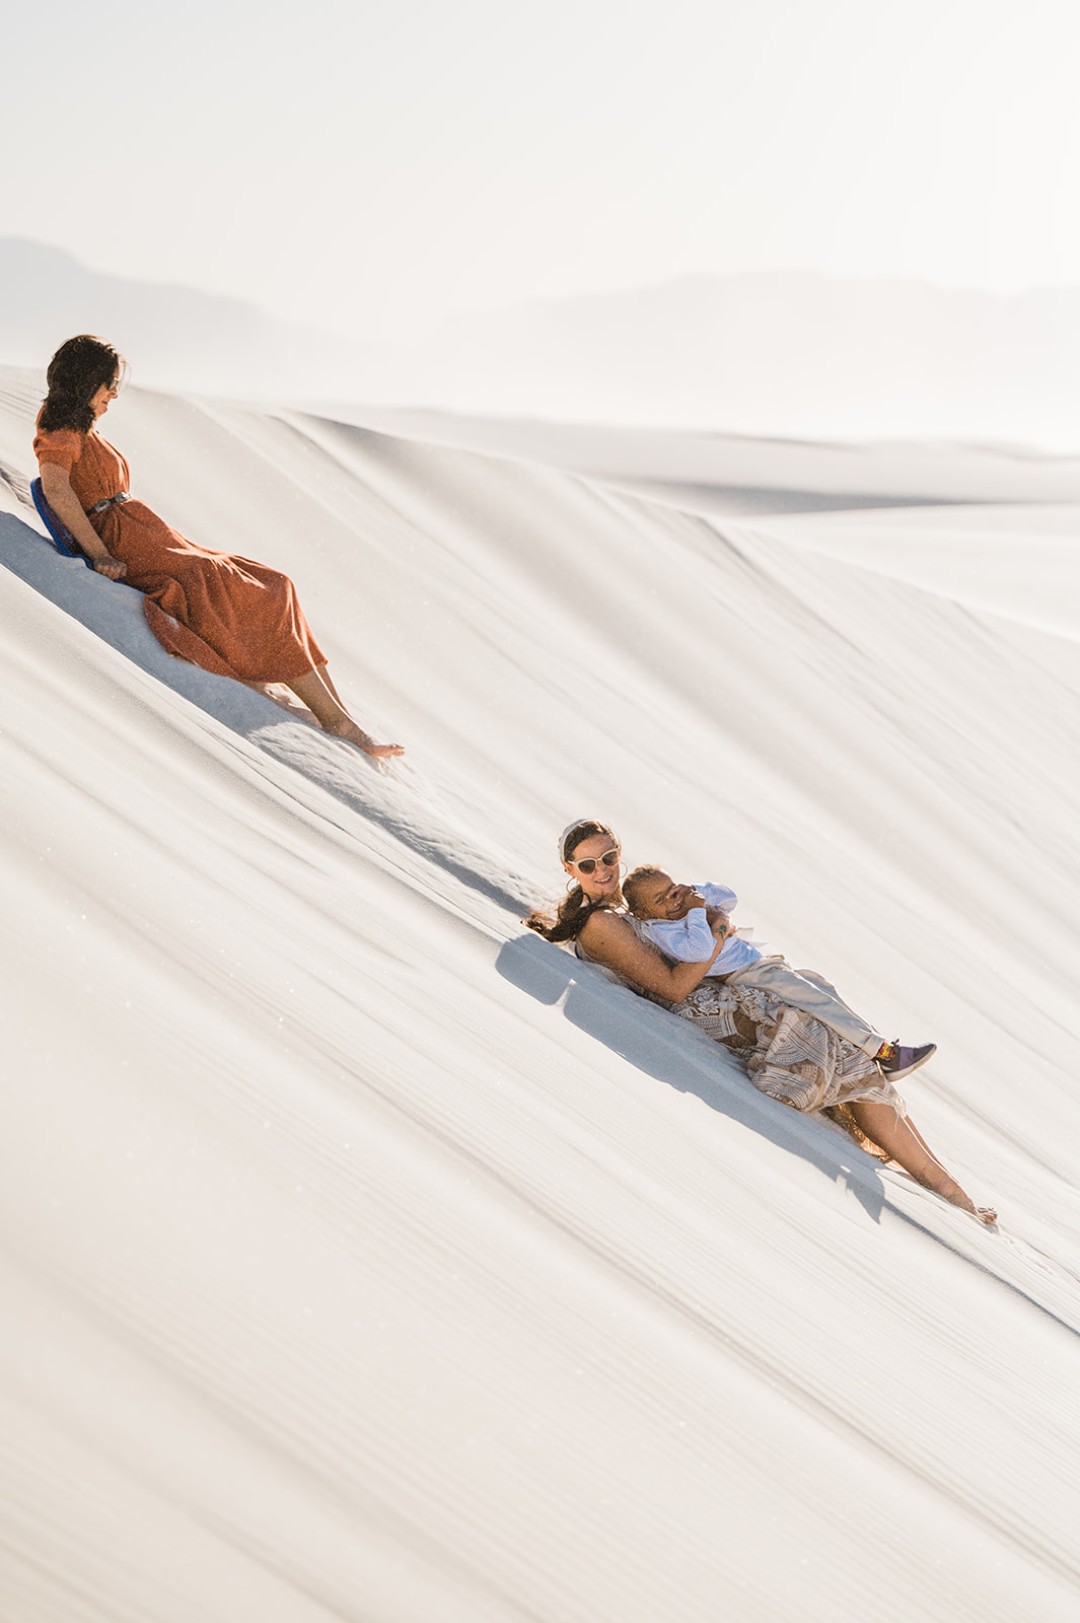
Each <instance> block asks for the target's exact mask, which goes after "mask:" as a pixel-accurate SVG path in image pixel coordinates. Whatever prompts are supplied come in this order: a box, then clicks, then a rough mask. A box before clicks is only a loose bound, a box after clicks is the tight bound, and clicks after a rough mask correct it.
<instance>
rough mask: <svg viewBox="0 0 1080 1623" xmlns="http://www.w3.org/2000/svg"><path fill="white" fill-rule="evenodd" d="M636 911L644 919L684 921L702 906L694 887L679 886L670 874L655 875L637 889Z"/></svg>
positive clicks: (643, 881)
mask: <svg viewBox="0 0 1080 1623" xmlns="http://www.w3.org/2000/svg"><path fill="white" fill-rule="evenodd" d="M635 901H636V904H637V905H636V908H635V911H636V912H637V913H638V915H639V917H641V918H643V919H684V918H685V917H686V915H687V913H689V911H690V909H691V908H692V907H700V906H701V897H700V896H699V895H698V893H697V891H696V890H695V889H694V887H693V885H677V884H676V883H675V881H674V879H672V877H671V875H670V874H669V873H657V874H653V875H652V876H651V877H650V878H648V879H645V880H642V882H641V884H640V885H639V886H638V887H637V895H636V897H635Z"/></svg>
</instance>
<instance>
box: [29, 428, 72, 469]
mask: <svg viewBox="0 0 1080 1623" xmlns="http://www.w3.org/2000/svg"><path fill="white" fill-rule="evenodd" d="M82 448H83V435H82V434H78V433H76V431H75V430H74V429H73V428H55V429H53V430H52V432H51V433H48V432H44V433H38V434H37V435H35V437H34V455H35V456H36V457H37V459H38V463H39V465H41V466H44V465H45V463H46V462H52V463H54V464H55V466H56V467H58V468H64V469H66V471H67V472H68V473H70V472H71V470H72V468H73V467H74V466H75V464H76V462H78V460H79V458H80V456H81V455H82Z"/></svg>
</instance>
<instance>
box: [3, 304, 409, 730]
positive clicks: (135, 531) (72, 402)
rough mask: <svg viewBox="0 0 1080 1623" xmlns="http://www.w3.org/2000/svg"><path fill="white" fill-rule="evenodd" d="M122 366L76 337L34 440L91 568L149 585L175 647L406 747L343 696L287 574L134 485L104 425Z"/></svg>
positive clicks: (54, 373)
mask: <svg viewBox="0 0 1080 1623" xmlns="http://www.w3.org/2000/svg"><path fill="white" fill-rule="evenodd" d="M123 366H124V362H123V358H122V357H121V356H120V355H119V354H118V353H117V351H116V350H115V349H113V347H112V345H111V344H106V343H104V342H103V340H102V339H100V338H93V337H90V336H88V335H86V334H83V335H81V336H80V337H78V338H69V339H68V341H67V343H66V344H62V345H61V346H60V348H59V349H58V350H57V352H56V354H55V355H54V356H53V358H52V360H51V362H50V363H49V370H48V373H47V379H48V386H49V393H48V396H47V397H46V399H45V402H44V404H43V405H42V408H41V412H40V414H39V416H38V421H37V436H36V438H35V440H34V451H35V452H36V454H37V459H38V465H39V467H40V469H41V485H42V490H43V491H44V494H45V499H46V501H47V502H48V504H49V506H50V507H51V508H52V509H53V511H54V512H55V513H56V515H57V517H58V518H59V519H61V520H62V521H63V523H64V524H66V525H67V527H68V529H69V530H70V531H71V534H72V535H73V536H74V538H75V540H76V541H77V542H78V544H79V546H80V547H81V548H82V550H83V552H84V553H85V554H86V556H87V558H88V559H89V560H90V563H91V564H92V566H93V568H94V569H96V570H97V572H98V574H100V575H106V576H107V577H108V578H109V579H110V580H121V579H123V580H124V581H126V582H127V584H128V585H129V586H134V587H135V589H136V590H137V591H139V592H142V593H143V594H144V607H145V610H146V618H147V621H148V622H149V625H150V629H151V630H152V631H153V633H154V635H155V636H156V637H157V639H158V641H159V642H160V643H161V645H162V647H163V648H165V649H167V650H168V652H169V653H170V654H176V655H178V656H179V657H180V658H181V659H187V660H190V661H191V662H192V664H194V665H200V666H202V668H203V670H207V671H213V672H214V673H215V674H216V675H218V676H232V677H235V678H236V679H237V680H238V681H240V682H246V683H248V684H249V685H252V686H256V687H265V686H267V685H269V684H272V683H284V684H285V685H286V686H287V687H289V688H291V689H292V691H293V692H294V693H295V694H296V695H297V697H298V698H299V699H300V700H301V701H302V703H303V704H305V705H306V706H307V707H308V709H309V710H310V711H311V713H312V714H313V715H314V717H315V719H316V721H317V722H318V723H319V725H320V726H321V727H323V728H325V730H326V731H327V732H328V733H333V734H334V735H335V736H336V737H338V738H344V739H347V740H348V741H349V743H351V744H356V745H357V746H358V747H359V748H360V749H362V750H363V751H364V752H365V754H367V755H374V756H386V755H401V754H403V753H404V751H403V750H402V747H401V745H400V744H376V743H375V741H374V740H373V739H372V738H370V737H369V735H368V734H367V733H365V732H364V730H363V729H362V728H361V727H360V726H358V725H357V723H356V722H355V721H354V720H353V719H352V717H351V716H350V715H349V713H348V712H347V711H346V710H345V708H344V707H343V705H342V703H341V700H340V698H339V696H338V693H337V690H336V689H335V687H334V684H333V682H332V681H331V680H330V674H329V672H328V670H327V668H326V657H325V655H324V654H323V653H322V650H321V649H320V648H319V645H318V643H317V642H316V641H315V639H314V637H313V636H312V634H311V629H310V627H309V626H308V623H307V621H306V620H305V618H304V614H303V611H302V609H301V608H300V604H299V602H298V600H297V596H296V588H295V587H294V585H293V583H292V581H291V580H290V579H289V577H288V576H287V575H282V574H280V573H279V572H278V571H277V570H276V569H269V568H267V566H266V565H265V564H258V563H253V562H252V561H251V560H250V559H249V558H239V557H236V556H234V555H233V554H232V553H228V552H211V551H210V550H209V549H208V548H206V547H200V546H196V544H195V543H194V542H193V541H188V540H187V539H186V537H184V536H182V535H180V534H178V533H177V531H176V530H173V529H170V528H169V526H168V525H167V524H166V523H165V522H164V520H163V519H160V518H158V516H157V514H156V513H154V512H152V511H151V510H150V508H149V507H147V506H145V504H144V503H142V502H140V501H135V500H134V499H133V498H132V497H131V496H130V494H129V486H130V478H129V473H128V465H127V463H126V462H125V461H124V458H123V457H122V456H121V455H120V452H119V451H117V450H115V449H114V447H113V446H111V445H110V444H109V442H108V440H106V439H103V438H102V436H101V435H100V434H99V433H98V432H97V422H98V420H99V418H101V417H102V416H103V415H104V413H105V412H106V411H107V410H108V409H109V406H110V404H111V402H112V401H113V400H114V399H115V398H116V392H117V389H118V387H119V383H120V377H121V372H122V370H123Z"/></svg>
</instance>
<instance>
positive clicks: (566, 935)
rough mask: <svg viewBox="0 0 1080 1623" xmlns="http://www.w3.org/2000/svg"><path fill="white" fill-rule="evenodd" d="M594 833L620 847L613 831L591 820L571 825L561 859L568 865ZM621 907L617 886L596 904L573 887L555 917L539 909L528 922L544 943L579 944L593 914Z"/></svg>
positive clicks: (620, 894) (564, 838)
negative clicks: (566, 942) (572, 855)
mask: <svg viewBox="0 0 1080 1623" xmlns="http://www.w3.org/2000/svg"><path fill="white" fill-rule="evenodd" d="M594 834H602V835H603V836H604V838H605V839H609V840H610V841H611V843H612V845H615V846H617V845H618V843H619V841H618V837H617V836H616V834H615V832H614V830H613V829H610V828H609V827H608V825H607V824H606V823H594V822H591V821H590V820H588V819H585V820H584V821H583V822H580V823H571V825H570V827H569V828H568V829H567V830H566V833H565V834H564V835H563V837H562V839H561V840H560V842H559V857H560V860H561V861H563V862H568V861H569V860H570V853H571V851H576V850H577V848H578V846H579V845H580V844H581V842H582V840H588V839H591V838H592V836H593V835H594ZM621 905H622V891H621V890H620V889H619V888H618V886H616V887H615V889H614V890H613V891H612V893H611V895H610V896H604V897H601V899H600V900H599V901H597V902H590V901H589V900H588V898H587V897H586V895H585V892H584V891H583V890H582V888H581V886H580V884H574V885H572V886H571V887H570V890H569V891H568V893H567V894H566V895H565V896H564V897H563V899H562V901H561V902H560V903H559V906H558V910H557V911H556V913H555V916H554V917H552V915H551V914H550V913H548V912H545V911H543V910H542V909H537V911H536V912H534V913H530V914H529V917H528V918H527V919H526V920H525V923H526V925H527V926H528V927H529V929H530V930H535V931H536V933H537V935H542V936H543V937H544V939H545V941H576V940H577V938H578V936H579V935H580V934H581V932H582V930H583V929H584V927H585V925H586V923H587V922H588V920H589V919H591V918H592V916H593V914H594V913H600V912H602V911H603V910H604V908H605V907H620V906H621Z"/></svg>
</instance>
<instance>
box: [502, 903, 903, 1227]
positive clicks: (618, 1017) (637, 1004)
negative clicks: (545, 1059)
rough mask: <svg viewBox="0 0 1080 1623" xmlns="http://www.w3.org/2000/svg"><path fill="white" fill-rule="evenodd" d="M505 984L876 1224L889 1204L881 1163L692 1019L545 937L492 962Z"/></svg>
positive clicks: (508, 947)
mask: <svg viewBox="0 0 1080 1623" xmlns="http://www.w3.org/2000/svg"><path fill="white" fill-rule="evenodd" d="M495 967H496V969H497V970H498V973H499V974H500V975H501V976H502V978H503V979H504V980H506V981H509V982H510V983H511V984H512V985H514V986H516V987H518V989H519V990H520V991H522V992H526V993H528V995H529V996H530V997H533V998H535V999H536V1000H537V1002H538V1003H546V1004H548V1005H549V1006H554V1005H555V1004H557V1003H559V1002H561V1003H562V1006H563V1013H564V1014H565V1016H566V1018H567V1019H568V1020H569V1021H570V1022H571V1024H572V1025H575V1026H577V1027H578V1029H579V1030H580V1031H585V1032H587V1033H588V1034H589V1036H590V1037H595V1038H596V1040H597V1041H598V1042H601V1043H603V1044H604V1046H605V1047H606V1048H609V1049H611V1050H612V1051H613V1052H614V1053H616V1054H619V1055H621V1057H622V1058H623V1059H626V1060H629V1061H630V1063H631V1064H632V1065H633V1066H635V1067H636V1068H637V1070H639V1071H643V1072H644V1073H645V1075H646V1076H651V1077H655V1079H656V1080H657V1081H658V1082H663V1083H665V1084H666V1085H667V1086H668V1087H671V1088H676V1089H677V1090H678V1091H679V1092H680V1093H688V1094H692V1095H693V1096H694V1097H695V1098H697V1099H700V1100H701V1101H702V1102H703V1103H704V1104H706V1105H708V1107H709V1109H710V1110H716V1111H719V1112H720V1114H721V1115H724V1116H728V1117H729V1118H730V1119H731V1120H732V1121H737V1122H739V1123H740V1125H741V1126H743V1127H746V1128H749V1129H750V1130H751V1131H752V1132H755V1133H760V1134H761V1135H762V1136H763V1137H764V1138H767V1139H768V1140H769V1142H770V1143H771V1144H775V1145H776V1146H777V1147H778V1148H779V1149H782V1150H785V1151H786V1152H787V1153H788V1154H789V1155H797V1156H799V1157H800V1158H801V1159H802V1160H803V1161H808V1162H809V1163H810V1164H811V1165H812V1166H815V1167H817V1169H818V1171H819V1172H821V1173H822V1174H823V1175H824V1176H825V1177H826V1178H828V1179H829V1181H830V1183H842V1184H843V1185H844V1187H845V1188H846V1189H847V1191H848V1192H849V1193H850V1194H851V1195H852V1196H853V1197H854V1198H855V1200H857V1201H858V1203H859V1205H860V1206H861V1207H862V1209H863V1211H865V1212H866V1213H867V1215H868V1216H869V1217H871V1218H872V1219H873V1221H874V1222H875V1223H877V1222H880V1220H881V1212H882V1208H883V1207H884V1205H885V1203H886V1193H885V1188H884V1186H883V1184H882V1181H881V1163H880V1162H879V1161H877V1160H876V1159H875V1158H874V1157H873V1156H872V1155H868V1154H867V1153H866V1152H865V1151H864V1150H861V1149H859V1147H858V1146H857V1145H856V1144H854V1143H853V1142H852V1141H851V1139H849V1138H847V1137H846V1136H845V1135H844V1134H843V1133H841V1132H840V1130H839V1129H838V1128H834V1127H832V1126H831V1125H829V1124H828V1123H826V1122H824V1121H821V1120H817V1119H815V1118H813V1117H808V1116H800V1115H799V1114H798V1113H797V1112H796V1111H793V1110H789V1109H787V1108H786V1107H785V1106H784V1105H781V1104H778V1103H777V1101H776V1100H775V1099H769V1098H767V1097H766V1096H765V1095H764V1094H761V1093H757V1092H756V1091H755V1090H754V1087H753V1085H752V1084H751V1082H750V1081H749V1079H748V1078H747V1076H746V1073H745V1071H744V1070H743V1069H742V1067H741V1066H740V1064H739V1062H738V1060H737V1059H735V1057H734V1056H733V1055H732V1054H729V1053H728V1052H726V1050H725V1049H724V1048H723V1046H722V1045H721V1044H719V1043H715V1042H713V1041H712V1040H711V1039H710V1038H708V1037H707V1036H706V1035H705V1033H704V1032H702V1031H698V1030H697V1029H696V1028H695V1027H694V1026H692V1025H691V1024H690V1022H689V1021H686V1020H683V1019H681V1018H680V1017H679V1016H678V1015H676V1014H670V1013H669V1012H668V1011H667V1010H666V1009H662V1008H660V1007H659V1006H658V1005H657V1004H654V1003H650V1002H648V1001H647V1000H646V999H643V998H639V997H637V996H636V995H635V994H634V993H633V992H631V991H629V990H628V989H627V988H626V987H624V986H619V985H617V984H615V983H614V982H613V981H611V980H609V979H608V978H607V976H606V975H605V974H604V973H603V971H602V970H599V969H596V968H593V967H592V966H590V965H587V964H582V963H580V962H579V961H578V960H577V959H574V958H571V957H570V956H569V954H568V953H566V952H564V951H563V950H562V949H561V948H559V947H555V946H552V945H551V943H550V942H548V941H544V940H543V939H542V938H541V937H540V936H537V935H534V934H529V935H525V936H518V937H515V938H514V940H512V941H507V942H505V943H504V944H503V946H502V948H501V949H500V951H499V955H498V957H497V959H496V962H495Z"/></svg>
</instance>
